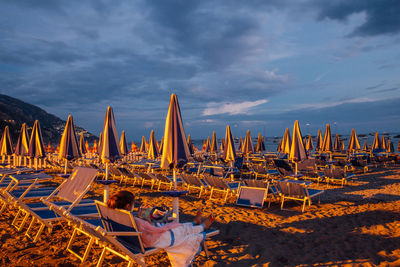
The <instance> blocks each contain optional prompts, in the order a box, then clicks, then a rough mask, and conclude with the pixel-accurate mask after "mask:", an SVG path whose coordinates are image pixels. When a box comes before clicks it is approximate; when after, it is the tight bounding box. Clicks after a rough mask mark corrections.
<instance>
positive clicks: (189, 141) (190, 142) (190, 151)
mask: <svg viewBox="0 0 400 267" xmlns="http://www.w3.org/2000/svg"><path fill="white" fill-rule="evenodd" d="M187 143H188V147H189V153H190V154H191V155H193V154H194V148H193V144H192V138H191V136H190V134H189V135H188V138H187Z"/></svg>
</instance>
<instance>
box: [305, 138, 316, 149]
mask: <svg viewBox="0 0 400 267" xmlns="http://www.w3.org/2000/svg"><path fill="white" fill-rule="evenodd" d="M313 149H314V144H313V141H312V137H311V134H309V135H308V140H307V143H306V150H307V151H311V150H313Z"/></svg>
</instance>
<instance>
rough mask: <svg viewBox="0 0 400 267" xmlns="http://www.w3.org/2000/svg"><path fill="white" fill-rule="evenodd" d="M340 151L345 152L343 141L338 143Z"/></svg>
mask: <svg viewBox="0 0 400 267" xmlns="http://www.w3.org/2000/svg"><path fill="white" fill-rule="evenodd" d="M340 148H341V149H340V150H342V151H345V150H346V146H345V145H344V140H341V141H340Z"/></svg>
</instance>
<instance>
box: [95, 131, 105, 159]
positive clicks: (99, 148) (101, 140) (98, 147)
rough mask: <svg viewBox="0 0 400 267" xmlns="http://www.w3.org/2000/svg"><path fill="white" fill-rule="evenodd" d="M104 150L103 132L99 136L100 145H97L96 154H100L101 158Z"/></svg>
mask: <svg viewBox="0 0 400 267" xmlns="http://www.w3.org/2000/svg"><path fill="white" fill-rule="evenodd" d="M102 150H103V133H102V132H101V133H100V136H99V143H98V145H97V149H96V153H97V154H99V156H101V151H102Z"/></svg>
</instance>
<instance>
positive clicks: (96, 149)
mask: <svg viewBox="0 0 400 267" xmlns="http://www.w3.org/2000/svg"><path fill="white" fill-rule="evenodd" d="M92 151H93V153H98V146H97V141H96V140H94V143H93V148H92Z"/></svg>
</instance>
